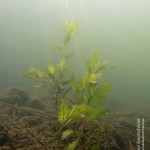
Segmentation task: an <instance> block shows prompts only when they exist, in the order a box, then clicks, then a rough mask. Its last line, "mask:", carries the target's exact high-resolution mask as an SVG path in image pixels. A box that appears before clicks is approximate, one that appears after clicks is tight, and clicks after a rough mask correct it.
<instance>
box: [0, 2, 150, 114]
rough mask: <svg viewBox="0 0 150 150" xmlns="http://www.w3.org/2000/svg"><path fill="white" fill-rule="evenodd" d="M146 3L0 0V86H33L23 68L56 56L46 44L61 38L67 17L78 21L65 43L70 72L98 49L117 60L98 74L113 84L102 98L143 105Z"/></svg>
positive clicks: (149, 43)
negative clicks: (67, 45) (72, 35)
mask: <svg viewBox="0 0 150 150" xmlns="http://www.w3.org/2000/svg"><path fill="white" fill-rule="evenodd" d="M149 8H150V1H149V0H0V89H2V90H3V89H8V88H10V87H25V88H29V87H32V84H31V81H30V80H27V79H26V78H25V77H24V73H25V72H26V71H27V70H28V68H29V67H30V66H33V67H36V68H41V69H43V67H45V65H47V64H48V63H50V62H55V61H56V57H55V55H54V54H53V55H52V53H51V49H50V46H51V45H52V44H55V43H63V42H64V41H63V31H62V29H61V28H60V25H59V24H60V22H62V21H64V20H66V19H67V20H68V19H70V20H74V21H75V22H77V23H78V25H79V31H78V35H77V36H76V37H74V38H73V39H71V43H70V44H69V48H70V49H71V50H70V51H71V52H73V53H74V54H75V55H76V57H75V58H72V62H71V63H73V64H75V65H73V68H72V70H74V72H75V74H76V75H78V74H79V75H80V74H82V70H83V67H84V65H85V62H86V60H87V59H88V58H89V57H90V56H91V54H92V53H93V52H94V51H97V52H98V53H99V54H100V57H101V59H102V60H109V61H110V64H111V65H114V66H116V68H115V69H112V70H110V71H105V72H104V74H103V76H104V77H103V80H105V81H106V82H107V81H108V82H111V84H112V90H111V92H110V94H109V96H108V97H107V102H106V103H108V104H110V105H113V104H115V105H117V104H118V106H123V107H126V108H128V109H130V110H131V111H132V110H137V111H141V112H142V111H148V110H149V106H150V92H149V91H150V67H149V65H150V17H149V16H150V9H149ZM76 70H81V72H76Z"/></svg>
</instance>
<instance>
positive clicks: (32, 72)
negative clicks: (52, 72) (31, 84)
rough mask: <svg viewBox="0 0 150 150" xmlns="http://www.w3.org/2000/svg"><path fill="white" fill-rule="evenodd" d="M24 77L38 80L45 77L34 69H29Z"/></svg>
mask: <svg viewBox="0 0 150 150" xmlns="http://www.w3.org/2000/svg"><path fill="white" fill-rule="evenodd" d="M25 77H27V78H40V79H44V78H45V77H46V75H45V73H43V72H42V71H41V70H39V69H35V68H33V67H31V68H30V69H29V71H27V72H26V73H25Z"/></svg>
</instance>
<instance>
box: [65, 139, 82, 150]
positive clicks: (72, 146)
mask: <svg viewBox="0 0 150 150" xmlns="http://www.w3.org/2000/svg"><path fill="white" fill-rule="evenodd" d="M79 141H80V138H77V139H76V140H75V141H73V142H72V143H71V144H69V145H68V147H67V149H66V150H75V148H76V147H77V146H78V144H79Z"/></svg>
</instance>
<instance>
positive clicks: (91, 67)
mask: <svg viewBox="0 0 150 150" xmlns="http://www.w3.org/2000/svg"><path fill="white" fill-rule="evenodd" d="M87 64H88V65H87V71H88V72H89V73H93V72H95V70H96V69H97V67H98V66H99V64H100V61H99V57H98V54H97V53H94V54H93V55H92V57H91V58H90V59H89V61H88V62H87Z"/></svg>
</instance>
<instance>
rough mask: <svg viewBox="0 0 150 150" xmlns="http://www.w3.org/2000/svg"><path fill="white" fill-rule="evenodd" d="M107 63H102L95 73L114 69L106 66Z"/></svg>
mask: <svg viewBox="0 0 150 150" xmlns="http://www.w3.org/2000/svg"><path fill="white" fill-rule="evenodd" d="M108 63H109V61H108V60H107V61H104V62H103V63H102V64H101V65H100V66H99V67H98V68H97V70H96V71H95V72H97V73H98V72H99V71H102V70H106V69H113V68H115V66H108V65H107V64H108Z"/></svg>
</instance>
